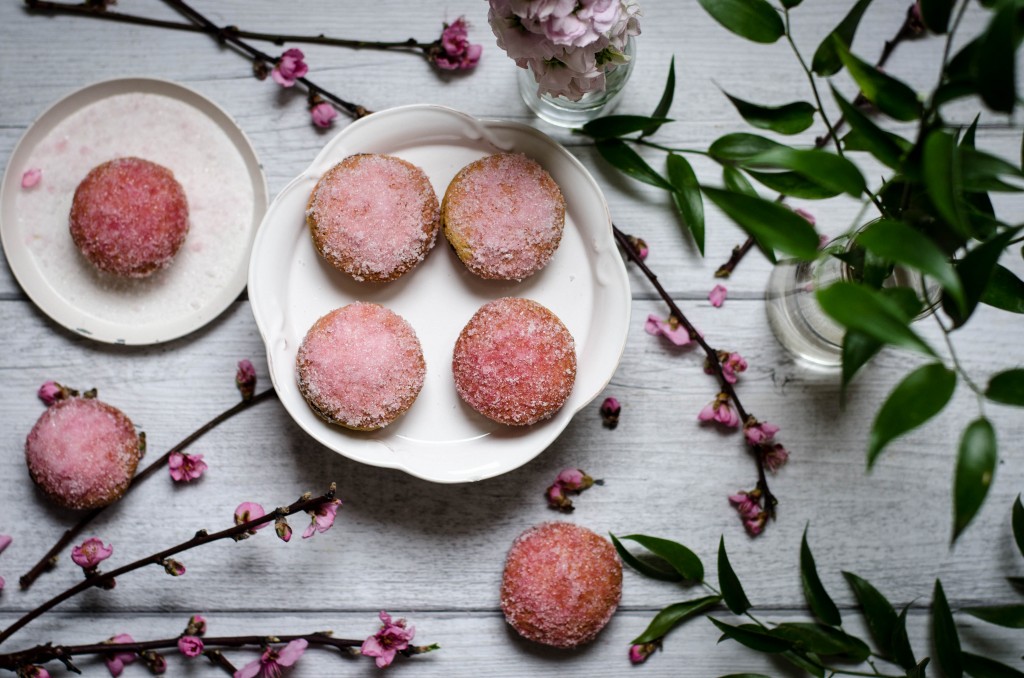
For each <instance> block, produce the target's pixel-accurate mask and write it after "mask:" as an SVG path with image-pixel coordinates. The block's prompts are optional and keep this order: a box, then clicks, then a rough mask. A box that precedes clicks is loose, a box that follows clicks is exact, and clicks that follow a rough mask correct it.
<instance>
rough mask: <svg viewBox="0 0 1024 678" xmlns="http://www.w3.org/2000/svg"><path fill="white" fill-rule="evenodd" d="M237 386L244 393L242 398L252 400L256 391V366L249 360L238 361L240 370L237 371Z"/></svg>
mask: <svg viewBox="0 0 1024 678" xmlns="http://www.w3.org/2000/svg"><path fill="white" fill-rule="evenodd" d="M235 386H237V387H238V392H239V393H241V394H242V400H252V396H253V394H255V393H256V368H255V367H253V366H252V363H251V362H250V361H249V360H247V359H246V360H239V361H238V372H236V373H235Z"/></svg>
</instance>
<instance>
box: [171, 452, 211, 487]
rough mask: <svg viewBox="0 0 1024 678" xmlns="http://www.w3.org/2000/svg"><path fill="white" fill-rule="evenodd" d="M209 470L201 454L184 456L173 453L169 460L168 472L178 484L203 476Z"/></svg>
mask: <svg viewBox="0 0 1024 678" xmlns="http://www.w3.org/2000/svg"><path fill="white" fill-rule="evenodd" d="M206 469H207V466H206V462H204V461H203V455H201V454H184V453H183V452H172V453H171V456H170V458H168V460H167V470H168V471H170V473H171V478H172V479H173V480H174V482H176V483H187V482H190V481H192V480H195V479H196V478H198V477H199V476H201V475H203V471H205V470H206Z"/></svg>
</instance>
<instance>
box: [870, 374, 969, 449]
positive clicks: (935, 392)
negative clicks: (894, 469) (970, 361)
mask: <svg viewBox="0 0 1024 678" xmlns="http://www.w3.org/2000/svg"><path fill="white" fill-rule="evenodd" d="M954 389H956V372H953V371H952V370H948V369H946V366H945V365H943V364H942V363H931V364H928V365H923V366H921V367H919V368H917V369H916V370H914V371H913V372H911V373H910V374H908V375H907V376H906V377H905V378H904V379H903V381H901V382H900V383H899V384H898V385H897V386H896V388H894V389H893V390H892V393H890V394H889V397H888V398H886V399H885V402H884V403H882V407H881V408H880V409H879V410H878V414H876V415H875V421H874V423H873V424H872V425H871V439H870V442H869V443H868V468H871V467H872V466H874V464H875V461H876V460H877V459H878V455H880V454H881V453H882V450H883V449H885V446H886V445H888V444H889V443H890V442H891V441H892V440H894V439H895V438H898V437H899V436H901V435H903V434H904V433H906V432H907V431H910V430H912V429H915V428H917V427H918V426H920V425H921V424H923V423H925V422H926V421H928V420H929V419H931V418H932V417H934V416H935V415H936V414H938V413H939V412H941V411H942V408H943V407H945V406H946V403H948V402H949V399H950V398H951V397H952V396H953V391H954Z"/></svg>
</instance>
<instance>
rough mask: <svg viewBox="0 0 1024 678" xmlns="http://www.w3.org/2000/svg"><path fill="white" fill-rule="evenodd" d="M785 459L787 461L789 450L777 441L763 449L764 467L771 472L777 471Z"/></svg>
mask: <svg viewBox="0 0 1024 678" xmlns="http://www.w3.org/2000/svg"><path fill="white" fill-rule="evenodd" d="M787 461H789V452H787V451H786V448H785V447H783V446H782V445H780V444H779V443H775V444H774V445H771V446H769V447H768V448H767V449H765V450H764V467H765V468H766V469H768V470H769V471H771V472H772V473H775V472H777V471H778V470H779V469H780V468H782V467H783V466H784V465H785V463H786V462H787Z"/></svg>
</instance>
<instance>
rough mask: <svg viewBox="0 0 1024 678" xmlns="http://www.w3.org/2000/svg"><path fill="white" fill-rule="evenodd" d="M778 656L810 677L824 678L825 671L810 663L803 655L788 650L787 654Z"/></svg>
mask: <svg viewBox="0 0 1024 678" xmlns="http://www.w3.org/2000/svg"><path fill="white" fill-rule="evenodd" d="M779 656H780V657H782V658H783V659H785V660H786V661H787V662H789V663H790V664H792V665H793V666H795V667H797V668H798V669H802V670H804V671H806V672H807V673H809V674H811V675H812V676H815V678H825V669H823V668H821V666H819V665H818V664H815V663H813V662H811V661H810V660H809V659H808V658H807V657H805V656H804V655H803V654H800V653H798V652H794V651H793V650H789V651H788V652H783V653H782V654H780V655H779Z"/></svg>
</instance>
